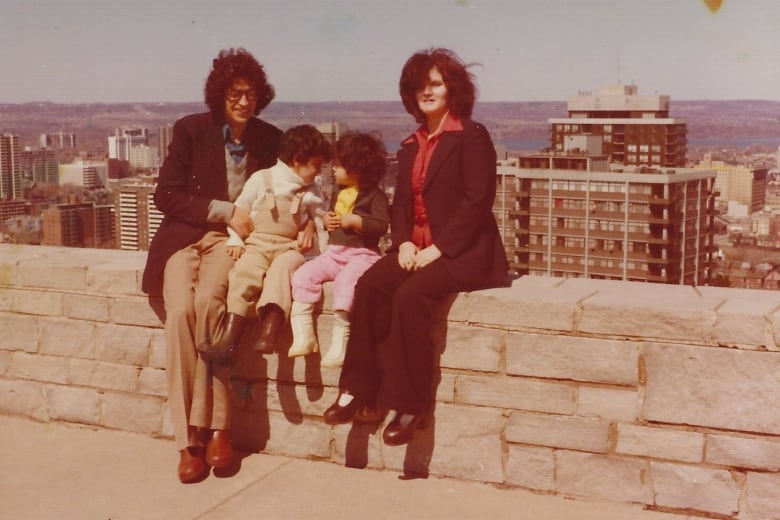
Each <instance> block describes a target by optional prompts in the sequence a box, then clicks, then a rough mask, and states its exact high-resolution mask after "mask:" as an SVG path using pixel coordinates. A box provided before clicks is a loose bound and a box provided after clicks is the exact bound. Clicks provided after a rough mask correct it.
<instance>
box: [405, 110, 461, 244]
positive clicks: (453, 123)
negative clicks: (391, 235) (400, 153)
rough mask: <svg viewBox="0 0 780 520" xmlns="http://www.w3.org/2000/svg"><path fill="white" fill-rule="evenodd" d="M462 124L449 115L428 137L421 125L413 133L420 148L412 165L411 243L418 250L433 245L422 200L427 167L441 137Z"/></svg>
mask: <svg viewBox="0 0 780 520" xmlns="http://www.w3.org/2000/svg"><path fill="white" fill-rule="evenodd" d="M462 130H463V124H462V123H461V121H460V119H458V118H456V117H455V116H453V115H451V114H447V115H446V116H444V121H442V124H441V126H439V129H438V130H436V131H435V132H434V133H433V134H431V135H428V128H427V127H426V126H425V125H422V126H421V127H420V128H418V129H417V131H416V132H415V133H414V138H415V139H416V140H417V144H418V145H419V146H420V147H419V149H418V150H417V155H416V156H415V157H414V164H412V195H413V197H414V226H413V227H412V242H413V243H414V245H416V246H417V247H418V248H420V249H422V248H425V247H428V246H429V245H431V244H432V243H433V238H432V237H431V228H430V226H429V225H428V214H427V212H426V210H425V201H424V200H423V196H422V194H423V187H424V186H425V176H426V175H427V173H428V165H429V164H430V162H431V157H433V152H434V150H436V146H437V145H438V144H439V141H440V140H441V135H442V134H443V133H444V132H447V131H462Z"/></svg>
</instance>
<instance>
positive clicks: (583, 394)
mask: <svg viewBox="0 0 780 520" xmlns="http://www.w3.org/2000/svg"><path fill="white" fill-rule="evenodd" d="M639 401H640V397H639V391H638V390H635V389H627V388H607V387H591V386H582V387H579V388H578V389H577V415H581V416H583V417H599V418H602V419H608V420H614V421H625V422H633V421H635V420H636V419H637V418H638V417H639Z"/></svg>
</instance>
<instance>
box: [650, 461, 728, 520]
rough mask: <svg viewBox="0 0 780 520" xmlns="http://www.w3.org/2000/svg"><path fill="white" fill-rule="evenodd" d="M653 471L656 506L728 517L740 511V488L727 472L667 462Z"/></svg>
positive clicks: (659, 463) (661, 463)
mask: <svg viewBox="0 0 780 520" xmlns="http://www.w3.org/2000/svg"><path fill="white" fill-rule="evenodd" d="M650 468H651V475H652V483H653V489H654V490H655V505H657V506H661V507H674V508H680V509H694V510H696V511H703V512H706V513H716V514H721V515H727V516H728V515H733V514H734V513H736V512H737V511H739V494H740V488H739V485H738V484H737V482H735V481H734V478H733V477H732V475H731V473H730V472H728V471H726V470H722V469H709V468H700V467H695V466H684V465H680V464H671V463H664V462H651V463H650Z"/></svg>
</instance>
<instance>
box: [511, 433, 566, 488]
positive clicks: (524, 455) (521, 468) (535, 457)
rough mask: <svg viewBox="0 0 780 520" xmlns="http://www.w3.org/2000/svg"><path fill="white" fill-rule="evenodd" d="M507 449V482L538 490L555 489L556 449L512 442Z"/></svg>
mask: <svg viewBox="0 0 780 520" xmlns="http://www.w3.org/2000/svg"><path fill="white" fill-rule="evenodd" d="M507 451H508V456H507V461H506V483H507V484H509V485H512V486H520V487H524V488H528V489H535V490H538V491H553V490H554V489H555V451H554V450H552V449H550V448H537V447H534V446H519V445H516V444H510V445H509V446H508V448H507Z"/></svg>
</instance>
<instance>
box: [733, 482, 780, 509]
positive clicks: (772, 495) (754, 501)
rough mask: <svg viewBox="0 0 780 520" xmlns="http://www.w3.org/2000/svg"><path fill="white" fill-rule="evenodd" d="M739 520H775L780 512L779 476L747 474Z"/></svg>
mask: <svg viewBox="0 0 780 520" xmlns="http://www.w3.org/2000/svg"><path fill="white" fill-rule="evenodd" d="M745 487H746V493H745V496H744V498H743V501H742V507H741V508H740V511H739V518H740V520H776V519H777V518H778V511H780V493H778V492H777V490H778V489H780V475H778V474H767V473H752V472H750V473H748V474H747V485H746V486H745Z"/></svg>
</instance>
